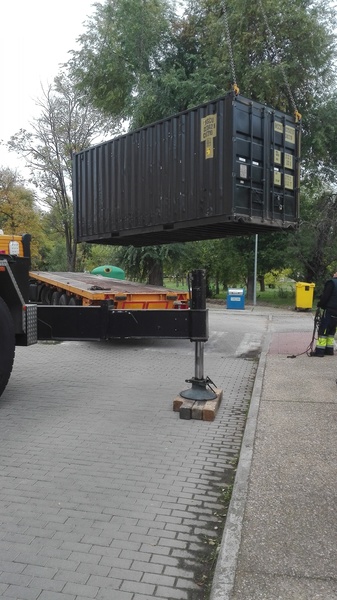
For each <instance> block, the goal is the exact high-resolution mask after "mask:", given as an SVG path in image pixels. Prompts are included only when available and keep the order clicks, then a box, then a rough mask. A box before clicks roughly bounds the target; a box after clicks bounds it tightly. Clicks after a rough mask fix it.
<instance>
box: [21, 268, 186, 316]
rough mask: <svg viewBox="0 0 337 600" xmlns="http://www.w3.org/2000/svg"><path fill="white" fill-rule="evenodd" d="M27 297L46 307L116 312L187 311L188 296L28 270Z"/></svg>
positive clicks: (89, 277) (124, 282)
mask: <svg viewBox="0 0 337 600" xmlns="http://www.w3.org/2000/svg"><path fill="white" fill-rule="evenodd" d="M29 276H30V281H31V283H30V298H31V300H34V301H37V302H41V304H47V305H61V306H66V305H68V304H69V305H73V306H76V305H77V306H97V305H101V304H102V303H109V304H110V305H111V306H112V307H113V308H116V309H118V310H130V309H133V310H136V309H138V310H151V309H152V310H165V309H167V310H170V309H175V308H188V305H189V293H188V292H186V291H179V290H178V291H177V290H170V289H167V288H165V287H162V286H154V285H147V284H143V283H138V282H135V281H127V280H125V279H123V280H121V279H113V278H110V277H104V276H103V275H91V274H90V273H69V272H52V273H49V272H45V271H30V273H29Z"/></svg>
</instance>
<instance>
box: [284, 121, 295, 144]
mask: <svg viewBox="0 0 337 600" xmlns="http://www.w3.org/2000/svg"><path fill="white" fill-rule="evenodd" d="M285 138H286V142H288V143H289V144H295V128H294V127H289V125H286V135H285Z"/></svg>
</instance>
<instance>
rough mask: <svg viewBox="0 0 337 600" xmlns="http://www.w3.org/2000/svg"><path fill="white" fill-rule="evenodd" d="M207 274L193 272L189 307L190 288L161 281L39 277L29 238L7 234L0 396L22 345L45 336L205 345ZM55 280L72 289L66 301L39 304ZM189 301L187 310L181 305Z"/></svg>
mask: <svg viewBox="0 0 337 600" xmlns="http://www.w3.org/2000/svg"><path fill="white" fill-rule="evenodd" d="M197 273H200V272H199V271H198V272H197ZM70 275H71V277H70ZM83 275H85V283H84V280H83V278H82V277H83ZM192 275H193V274H192ZM43 277H44V281H43ZM201 279H202V280H203V285H201V283H200V275H199V278H196V279H195V278H193V276H192V279H191V282H192V293H191V303H190V305H189V304H188V303H187V302H186V301H185V299H187V292H181V293H180V292H175V291H169V290H166V288H161V287H160V286H159V287H156V286H146V285H143V284H136V283H134V282H126V281H121V280H113V281H112V280H111V279H110V278H106V277H102V276H97V275H89V274H75V273H58V274H53V277H51V274H48V273H44V274H42V273H40V274H39V276H38V277H37V274H36V276H35V277H34V272H32V271H30V236H29V235H24V236H5V235H3V234H0V396H1V394H2V392H3V391H4V389H5V387H6V385H7V383H8V380H9V378H10V374H11V371H12V367H13V363H14V356H15V347H16V346H31V345H33V344H36V343H37V342H38V341H42V340H58V341H63V340H108V339H139V338H161V339H163V338H164V339H165V338H167V339H189V340H190V341H192V342H196V346H197V345H199V346H200V344H202V343H203V342H205V341H207V339H208V320H207V310H206V296H205V278H204V277H201ZM32 281H33V283H32ZM80 281H81V282H82V283H81V285H82V288H83V289H82V291H81V292H80V286H79V284H80ZM97 282H99V283H100V284H101V285H97ZM48 283H49V284H53V285H54V286H55V287H56V288H57V290H56V291H57V293H58V294H60V292H61V295H62V294H66V299H65V302H64V305H62V303H61V304H56V305H53V304H52V305H48V304H44V303H43V302H41V301H39V302H36V301H32V298H31V295H34V294H33V292H34V293H35V295H36V294H37V293H38V292H39V293H40V294H41V293H42V289H41V288H39V286H41V285H42V284H43V285H45V286H47V284H48ZM91 284H92V285H91ZM86 286H87V287H90V286H91V287H96V288H100V287H102V288H103V287H104V288H109V289H86ZM149 287H150V288H151V289H150V290H149ZM201 289H203V292H202V293H201ZM75 290H76V292H77V294H78V296H79V298H78V299H77V300H78V301H77V302H76V303H74V302H70V300H71V299H72V298H73V297H74V296H75V295H76V294H75ZM118 290H119V291H118ZM45 293H46V290H45ZM53 293H54V292H53ZM95 294H96V295H95ZM201 296H202V300H200V297H201ZM60 298H61V296H60V297H59V299H60ZM174 298H176V299H174ZM54 300H55V298H54ZM82 302H83V304H82ZM79 304H81V305H79ZM182 306H184V307H185V308H188V310H176V308H179V307H182ZM199 346H198V347H199ZM196 354H197V353H196ZM198 356H199V352H198ZM199 363H200V359H199Z"/></svg>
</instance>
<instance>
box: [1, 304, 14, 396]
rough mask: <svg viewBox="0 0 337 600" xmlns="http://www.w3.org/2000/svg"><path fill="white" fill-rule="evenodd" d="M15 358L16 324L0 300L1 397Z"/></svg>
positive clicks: (5, 305)
mask: <svg viewBox="0 0 337 600" xmlns="http://www.w3.org/2000/svg"><path fill="white" fill-rule="evenodd" d="M14 356H15V331H14V323H13V319H12V315H11V313H10V311H9V309H8V306H7V304H6V302H4V301H3V299H2V298H0V396H1V394H2V392H3V391H4V389H5V387H6V385H7V383H8V380H9V378H10V375H11V372H12V368H13V362H14Z"/></svg>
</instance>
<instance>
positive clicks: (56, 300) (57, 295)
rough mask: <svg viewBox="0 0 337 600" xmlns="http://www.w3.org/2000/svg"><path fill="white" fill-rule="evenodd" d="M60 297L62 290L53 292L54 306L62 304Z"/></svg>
mask: <svg viewBox="0 0 337 600" xmlns="http://www.w3.org/2000/svg"><path fill="white" fill-rule="evenodd" d="M60 298H61V292H57V291H55V292H53V293H52V296H51V304H52V306H56V305H57V304H60Z"/></svg>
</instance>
